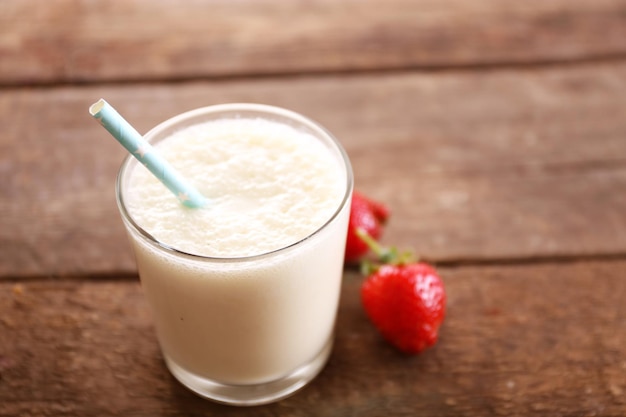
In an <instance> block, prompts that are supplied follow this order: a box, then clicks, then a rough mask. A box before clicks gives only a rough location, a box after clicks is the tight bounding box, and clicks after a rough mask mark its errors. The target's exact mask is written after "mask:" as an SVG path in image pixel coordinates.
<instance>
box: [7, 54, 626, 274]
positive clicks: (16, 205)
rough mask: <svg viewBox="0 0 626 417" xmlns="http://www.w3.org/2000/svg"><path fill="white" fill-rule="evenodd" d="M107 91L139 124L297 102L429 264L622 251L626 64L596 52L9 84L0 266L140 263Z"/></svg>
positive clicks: (392, 235) (88, 269) (122, 269)
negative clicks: (433, 64)
mask: <svg viewBox="0 0 626 417" xmlns="http://www.w3.org/2000/svg"><path fill="white" fill-rule="evenodd" d="M101 96H102V97H106V98H107V99H108V100H109V102H111V103H112V104H113V105H114V106H116V107H118V109H119V111H120V112H121V113H122V114H124V115H125V117H126V118H127V119H128V120H129V121H131V123H133V124H134V125H135V126H136V127H137V128H138V130H139V131H141V132H145V131H147V130H148V129H149V128H150V127H152V126H154V125H155V124H157V123H158V122H159V121H161V120H164V119H166V118H168V117H171V116H173V115H175V114H177V113H180V112H183V111H186V110H190V109H192V108H196V107H201V106H204V105H209V104H216V103H223V102H263V103H268V104H274V105H279V106H283V107H287V108H290V109H293V110H296V111H299V112H301V113H303V114H306V115H308V116H310V117H312V118H314V119H316V120H317V121H319V122H321V123H322V124H323V125H324V126H326V127H327V128H328V129H330V130H331V131H332V132H334V133H335V135H336V136H337V137H338V138H339V139H340V141H341V142H342V143H343V144H344V146H345V147H346V149H347V151H348V153H349V155H350V158H351V160H352V163H353V168H354V171H355V176H356V186H357V188H359V189H361V190H362V191H364V192H365V193H366V194H369V195H371V196H373V197H375V198H378V199H381V200H382V201H385V202H386V203H388V204H389V205H390V206H391V209H392V211H393V215H392V216H393V217H392V219H391V221H390V223H389V226H388V230H387V233H386V235H385V236H384V238H383V240H384V242H385V243H392V244H397V245H399V246H402V247H409V248H414V249H415V250H416V251H417V252H418V253H420V254H421V255H422V256H424V257H426V258H428V259H430V260H433V261H436V262H454V261H458V260H468V259H469V260H473V261H481V260H486V261H490V260H499V259H513V260H515V259H518V260H519V259H530V258H533V257H572V256H596V255H599V256H604V255H619V254H624V253H625V252H626V234H625V233H624V230H626V198H625V197H624V196H625V194H624V192H623V190H624V189H626V156H625V155H626V141H625V140H624V138H625V137H626V64H606V65H589V66H580V67H576V68H568V69H560V68H546V69H535V70H506V71H504V70H501V71H492V72H477V73H466V72H459V73H456V72H445V73H438V74H413V73H404V74H390V75H359V76H328V77H296V78H292V79H284V78H280V79H264V80H256V81H243V80H239V81H230V82H220V83H214V82H193V83H180V84H173V85H123V86H100V87H83V88H70V87H63V88H52V89H41V90H39V89H16V90H11V91H5V92H4V93H3V94H1V95H0V125H1V126H3V132H2V135H1V136H0V177H1V178H2V181H0V277H12V276H13V277H15V276H49V275H52V276H59V275H60V276H63V275H76V274H87V275H90V274H107V273H114V274H117V273H133V272H134V261H133V257H132V254H131V253H130V249H129V246H128V245H127V242H126V237H125V235H124V232H123V229H122V225H121V221H120V219H119V215H118V213H117V208H116V206H115V198H114V181H115V176H116V172H117V169H118V167H119V164H120V162H121V160H122V158H123V155H124V151H123V149H122V148H121V147H120V146H119V145H118V144H117V143H115V141H114V140H113V139H111V138H110V137H109V135H108V133H107V132H106V131H104V129H102V128H101V127H100V126H99V125H98V124H97V123H95V122H94V121H93V120H91V117H90V116H89V114H88V112H87V109H88V107H89V105H90V104H91V103H93V102H94V101H96V100H97V99H98V98H99V97H101Z"/></svg>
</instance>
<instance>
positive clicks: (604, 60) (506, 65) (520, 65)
mask: <svg viewBox="0 0 626 417" xmlns="http://www.w3.org/2000/svg"><path fill="white" fill-rule="evenodd" d="M621 62H626V54H625V53H615V54H598V55H594V56H586V57H583V58H571V59H549V60H540V61H535V62H523V61H520V62H516V61H499V62H488V63H475V64H458V65H437V64H432V65H429V64H425V65H408V66H397V67H394V66H387V67H384V68H345V69H336V70H310V71H287V72H279V71H274V72H272V71H268V72H261V73H256V74H254V73H242V74H240V73H238V74H222V75H202V74H197V75H189V76H174V77H165V78H158V77H154V78H123V79H122V78H120V79H100V80H90V79H88V80H71V81H49V80H44V81H38V82H30V83H7V82H3V81H2V80H0V91H12V90H20V89H23V88H33V87H35V88H40V89H55V88H65V87H93V86H107V85H110V86H122V85H146V84H147V85H149V84H179V83H189V82H197V81H211V82H228V81H241V80H265V79H279V78H280V79H285V80H289V79H296V78H306V77H319V78H323V77H337V76H359V75H363V76H367V75H378V74H381V75H388V74H396V73H397V74H404V73H424V74H432V73H464V72H476V71H480V72H492V71H509V70H537V69H551V68H570V67H581V66H589V65H599V64H610V63H621Z"/></svg>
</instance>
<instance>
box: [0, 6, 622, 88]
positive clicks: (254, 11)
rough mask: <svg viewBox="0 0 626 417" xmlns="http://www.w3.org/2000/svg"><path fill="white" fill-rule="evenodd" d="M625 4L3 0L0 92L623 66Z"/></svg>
mask: <svg viewBox="0 0 626 417" xmlns="http://www.w3.org/2000/svg"><path fill="white" fill-rule="evenodd" d="M624 39H626V1H625V0H594V1H585V0H576V1H573V0H550V1H541V2H531V3H528V2H516V1H501V0H474V1H464V0H391V1H385V2H384V4H382V3H380V2H378V1H375V0H367V1H350V0H342V1H334V0H315V1H299V2H284V1H280V0H261V1H258V0H244V1H236V2H232V1H228V0H198V1H185V2H172V1H171V0H160V1H155V0H132V1H124V2H115V3H110V2H91V1H86V0H59V1H53V2H41V1H37V0H26V1H24V0H4V1H3V2H1V3H0V84H5V85H7V84H37V83H62V82H97V81H102V80H108V81H111V80H141V81H145V80H166V79H186V78H198V77H222V76H233V75H246V74H286V73H307V72H309V73H310V72H325V71H350V70H376V69H389V68H441V67H454V66H461V67H464V66H481V65H494V64H496V65H500V64H516V63H522V64H536V63H542V62H543V63H546V62H563V61H570V60H589V59H594V58H602V57H620V56H621V57H623V56H624V55H625V54H626V44H625V43H624Z"/></svg>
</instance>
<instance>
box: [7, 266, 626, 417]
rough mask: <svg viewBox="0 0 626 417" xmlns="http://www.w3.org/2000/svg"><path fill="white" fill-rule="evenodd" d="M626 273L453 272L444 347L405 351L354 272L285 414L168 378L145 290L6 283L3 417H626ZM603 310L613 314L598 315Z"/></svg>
mask: <svg viewBox="0 0 626 417" xmlns="http://www.w3.org/2000/svg"><path fill="white" fill-rule="evenodd" d="M625 270H626V261H624V260H620V261H605V262H589V263H582V262H575V263H562V264H550V263H548V264H543V265H526V266H523V265H522V266H519V265H518V266H514V265H512V266H495V267H472V268H470V267H465V268H442V269H441V270H440V273H441V275H442V277H443V279H444V282H445V285H446V289H447V293H448V311H447V317H446V321H445V322H444V326H443V327H442V329H441V335H440V340H439V342H438V344H437V345H436V346H435V347H434V348H433V349H431V350H429V351H427V352H425V353H424V354H422V355H420V356H416V357H407V356H404V355H401V354H399V353H397V352H396V351H395V350H394V349H393V348H391V347H390V346H389V345H387V344H386V343H385V342H383V341H382V340H381V338H380V337H379V336H378V334H377V333H376V331H375V330H374V328H373V327H372V326H371V325H370V323H369V322H368V321H367V319H366V318H365V316H364V314H363V311H362V309H361V305H360V301H359V297H358V289H359V285H360V282H361V278H359V277H357V276H356V274H354V273H352V272H348V273H346V275H345V277H344V285H343V291H342V299H341V307H340V311H339V319H338V326H337V338H336V345H335V349H334V352H333V355H332V357H331V360H330V362H329V364H328V366H327V367H326V368H325V370H324V371H323V372H322V374H321V375H320V376H319V377H318V378H317V379H316V380H314V382H313V383H312V384H311V385H310V386H309V387H307V388H305V389H304V390H303V391H301V392H300V393H298V394H296V395H295V396H293V397H291V398H289V399H286V400H284V401H282V402H280V403H278V404H274V405H268V406H263V407H256V408H253V409H238V408H229V407H224V406H219V405H215V404H212V403H210V402H207V401H205V400H202V399H200V398H197V397H195V396H194V395H193V394H191V393H190V392H188V391H187V390H186V389H185V388H183V387H182V386H181V385H179V384H178V383H177V382H176V381H175V380H174V379H173V378H172V377H171V376H170V375H169V374H168V372H167V370H166V369H165V366H164V364H163V362H162V360H161V357H160V353H159V350H158V346H157V342H156V339H155V336H154V334H153V329H152V326H151V319H150V315H149V312H148V309H147V306H146V304H145V302H144V300H143V297H142V294H141V289H140V286H139V284H138V283H137V282H136V281H113V282H110V281H109V282H105V281H95V282H94V281H86V280H85V281H77V280H70V281H56V282H50V281H39V282H37V281H28V282H23V283H15V282H13V283H11V282H4V283H0V311H2V312H3V314H2V317H1V318H0V415H2V416H7V417H9V416H18V415H26V414H29V415H56V416H66V415H67V416H69V415H98V416H110V415H162V416H183V415H185V416H200V415H202V416H212V415H226V416H240V415H241V416H243V415H255V416H309V415H312V416H319V415H329V416H342V417H345V416H357V415H358V416H380V415H386V416H409V415H411V416H415V415H429V416H431V415H438V416H485V415H499V416H519V415H536V416H552V415H564V416H574V415H576V416H578V415H602V416H623V415H624V414H626V401H625V397H624V395H623V393H624V392H626V377H625V376H624V375H625V371H626V333H625V332H624V331H623V330H624V326H626V304H625V303H624V302H623V300H624V299H625V298H626V280H625V279H624V271H625ZM599 306H602V308H599Z"/></svg>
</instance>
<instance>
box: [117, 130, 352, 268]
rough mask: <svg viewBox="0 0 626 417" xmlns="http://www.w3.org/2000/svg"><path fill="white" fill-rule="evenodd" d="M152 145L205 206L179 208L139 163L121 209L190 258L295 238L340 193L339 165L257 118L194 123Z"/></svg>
mask: <svg viewBox="0 0 626 417" xmlns="http://www.w3.org/2000/svg"><path fill="white" fill-rule="evenodd" d="M156 148H157V150H158V152H160V153H161V154H162V155H163V156H164V157H165V158H166V159H167V160H168V161H169V162H170V164H171V165H173V166H174V167H175V168H176V169H177V170H179V171H180V173H181V174H182V175H183V176H184V177H186V178H187V179H188V180H190V182H191V183H192V184H193V185H194V186H195V187H197V188H198V190H199V191H200V192H201V193H202V194H203V195H205V196H206V197H207V198H208V200H209V203H208V204H207V206H206V207H204V208H201V209H190V208H187V207H184V206H183V205H182V204H180V203H179V201H178V200H177V199H176V198H175V197H174V196H173V195H172V194H171V192H170V191H169V190H167V189H166V188H165V186H163V185H162V184H161V183H160V182H159V181H158V180H157V179H156V178H154V177H153V176H152V174H150V173H149V172H148V170H147V169H145V168H144V167H143V166H140V165H139V166H136V167H135V168H134V170H133V172H132V176H131V179H130V182H129V189H128V197H126V198H127V207H128V210H129V212H130V214H131V216H132V217H133V219H134V220H135V221H136V222H137V224H139V225H140V226H141V227H142V228H143V229H144V230H146V231H148V232H149V233H150V234H151V235H152V236H154V237H155V238H156V239H157V240H158V241H160V242H162V243H164V244H166V245H168V246H171V247H173V248H175V249H178V250H181V251H184V252H188V253H193V254H196V255H203V256H212V257H242V256H253V255H259V254H263V253H267V252H271V251H273V250H276V249H280V248H282V247H285V246H288V245H290V244H293V243H296V242H298V241H300V240H302V239H304V238H305V237H307V236H309V235H310V234H312V233H313V232H315V231H316V230H318V229H319V228H320V227H321V226H323V225H324V224H325V223H326V222H327V221H328V220H329V219H330V218H331V217H332V216H333V214H334V213H335V211H336V210H337V208H338V207H339V206H340V204H341V201H342V199H343V196H344V194H345V187H346V184H345V182H344V181H343V180H340V181H338V179H341V178H345V173H344V168H343V167H342V166H340V165H339V163H338V161H336V158H335V157H334V156H333V155H331V154H330V152H331V151H330V150H329V149H327V148H326V147H325V146H324V145H323V144H321V143H320V142H319V141H318V140H316V139H315V138H314V137H313V136H311V135H309V134H307V133H305V132H302V131H299V130H296V129H294V128H292V127H290V126H287V125H284V124H280V123H276V122H272V121H269V120H265V119H222V120H217V121H211V122H206V123H202V124H198V125H194V126H191V127H188V128H185V129H183V130H180V131H178V132H176V133H174V134H173V135H172V136H170V137H169V138H167V139H165V140H164V141H162V142H160V143H158V144H157V145H156Z"/></svg>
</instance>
